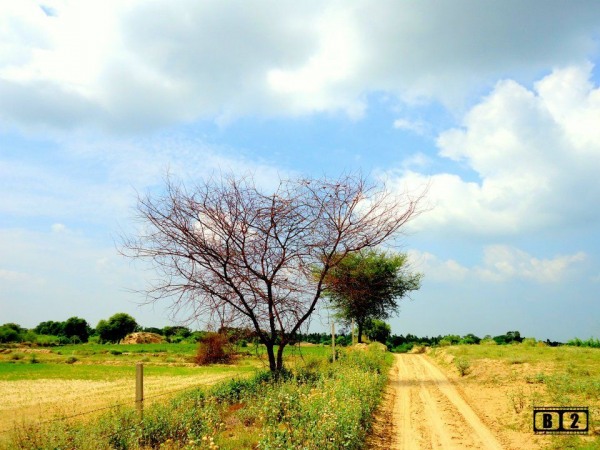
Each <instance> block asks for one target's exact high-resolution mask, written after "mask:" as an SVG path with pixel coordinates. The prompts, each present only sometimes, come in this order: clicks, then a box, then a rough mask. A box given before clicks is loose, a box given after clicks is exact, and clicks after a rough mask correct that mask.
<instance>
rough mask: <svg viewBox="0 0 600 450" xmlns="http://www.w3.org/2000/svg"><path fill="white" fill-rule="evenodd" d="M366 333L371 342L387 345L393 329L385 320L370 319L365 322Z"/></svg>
mask: <svg viewBox="0 0 600 450" xmlns="http://www.w3.org/2000/svg"><path fill="white" fill-rule="evenodd" d="M364 333H365V334H366V335H367V337H368V338H369V339H370V340H371V341H377V342H381V343H382V344H385V343H386V341H387V340H388V338H389V337H390V336H391V335H392V327H390V325H389V324H387V323H385V322H384V321H383V320H378V319H368V320H367V321H366V322H365V327H364Z"/></svg>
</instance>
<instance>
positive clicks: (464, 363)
mask: <svg viewBox="0 0 600 450" xmlns="http://www.w3.org/2000/svg"><path fill="white" fill-rule="evenodd" d="M454 365H455V366H456V369H457V370H458V373H459V374H460V376H461V377H464V376H465V375H466V374H467V372H468V371H469V368H470V367H471V363H470V362H469V360H468V359H466V358H463V357H460V358H456V359H455V360H454Z"/></svg>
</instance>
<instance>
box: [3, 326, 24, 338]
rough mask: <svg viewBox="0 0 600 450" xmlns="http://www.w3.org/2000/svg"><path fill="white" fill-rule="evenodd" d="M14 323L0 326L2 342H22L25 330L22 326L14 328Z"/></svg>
mask: <svg viewBox="0 0 600 450" xmlns="http://www.w3.org/2000/svg"><path fill="white" fill-rule="evenodd" d="M14 325H16V324H14V323H5V324H4V325H2V326H0V342H1V343H7V342H20V341H21V332H22V331H23V329H22V328H21V327H20V326H18V325H17V326H16V327H15V326H14Z"/></svg>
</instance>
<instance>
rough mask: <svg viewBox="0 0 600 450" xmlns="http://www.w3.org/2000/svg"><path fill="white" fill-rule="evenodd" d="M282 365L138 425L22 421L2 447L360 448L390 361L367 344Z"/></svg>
mask: <svg viewBox="0 0 600 450" xmlns="http://www.w3.org/2000/svg"><path fill="white" fill-rule="evenodd" d="M108 354H110V353H108ZM3 356H4V355H3ZM265 358H266V357H265ZM258 359H259V360H260V355H259V357H258ZM288 359H289V361H290V362H291V364H290V367H289V369H286V370H284V371H282V372H279V373H277V374H273V373H271V372H269V371H268V370H266V369H262V370H261V369H259V370H258V371H254V372H253V373H254V375H251V376H250V377H246V378H240V377H235V378H233V379H231V380H230V381H227V382H224V383H220V384H217V385H215V386H214V387H209V388H200V389H191V390H187V391H185V392H183V393H180V394H177V395H175V396H172V397H171V398H170V399H169V400H168V401H166V402H161V403H155V404H152V405H150V406H149V407H148V408H146V409H145V410H144V415H143V420H140V417H139V415H138V414H137V412H136V410H135V408H134V407H133V406H131V407H119V408H114V409H111V410H109V412H108V413H106V414H104V415H102V416H100V417H97V418H94V419H92V420H89V421H82V420H78V421H62V420H56V421H52V422H50V423H43V424H40V423H35V422H31V423H24V424H23V425H21V426H18V427H16V428H15V429H14V430H13V431H12V432H11V434H10V441H9V443H8V448H18V449H34V448H35V449H55V448H61V449H92V448H93V449H104V448H106V449H108V448H117V449H141V448H170V449H182V448H187V449H192V448H215V449H216V448H221V449H244V448H248V449H250V448H257V446H258V448H261V449H263V448H264V449H275V448H305V449H337V448H349V449H358V448H361V446H362V445H363V442H364V439H365V437H366V435H367V433H368V432H369V429H370V424H371V420H372V416H373V412H374V410H375V408H376V407H377V405H378V403H379V401H380V398H381V395H382V390H383V388H384V386H385V383H386V381H387V373H388V369H389V367H390V365H391V360H392V358H391V355H390V354H389V353H388V352H384V351H381V348H380V347H376V346H371V347H369V348H368V349H366V350H362V351H361V350H347V351H341V352H339V354H338V357H337V359H336V361H335V362H332V361H331V358H330V352H329V349H326V348H323V347H308V348H306V351H305V352H304V351H303V354H302V355H294V354H293V351H292V352H291V353H290V355H289V358H288ZM64 367H71V366H69V365H67V364H65V365H64ZM210 367H213V366H209V367H208V368H210ZM267 368H268V366H267ZM206 369H207V368H201V370H206Z"/></svg>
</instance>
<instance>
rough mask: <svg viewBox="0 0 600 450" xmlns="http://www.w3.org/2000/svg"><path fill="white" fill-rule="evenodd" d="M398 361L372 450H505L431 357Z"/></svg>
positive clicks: (405, 356) (406, 356)
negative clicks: (385, 449) (432, 361)
mask: <svg viewBox="0 0 600 450" xmlns="http://www.w3.org/2000/svg"><path fill="white" fill-rule="evenodd" d="M394 358H395V363H394V366H393V368H392V370H391V373H390V383H389V387H388V391H387V392H386V396H385V400H384V405H385V406H384V408H383V410H382V411H381V414H380V415H379V417H378V420H377V422H376V424H375V427H374V433H373V438H372V439H371V440H370V442H369V443H368V447H369V448H374V449H383V448H388V449H411V450H412V449H486V450H488V449H489V450H494V449H502V448H504V446H503V445H502V443H501V442H500V440H499V438H498V436H497V435H496V434H495V433H494V432H492V431H491V430H490V428H489V427H488V426H487V425H486V424H485V423H484V421H483V420H482V419H481V418H480V417H479V416H478V415H477V413H476V412H475V411H474V410H473V408H472V407H471V406H470V405H469V404H468V403H467V401H465V399H464V398H463V397H462V396H461V394H460V393H459V392H458V391H457V390H456V388H455V387H454V385H453V384H452V382H451V381H450V380H448V378H447V377H446V376H445V375H444V374H443V373H442V371H440V369H438V368H437V367H436V366H435V365H434V364H432V363H431V362H430V360H429V358H428V357H427V356H425V355H418V354H414V355H413V354H402V355H394ZM386 422H387V423H388V424H389V425H386Z"/></svg>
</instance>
